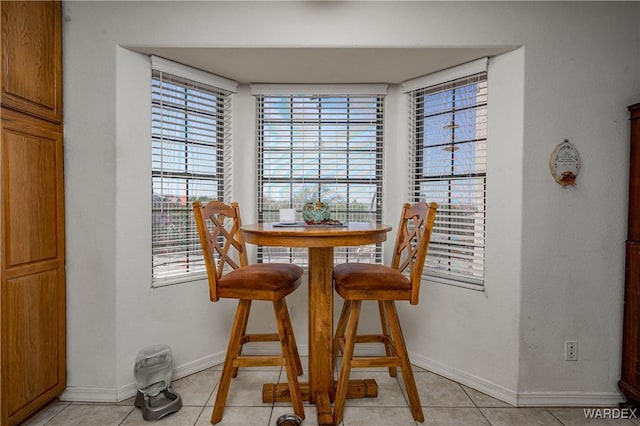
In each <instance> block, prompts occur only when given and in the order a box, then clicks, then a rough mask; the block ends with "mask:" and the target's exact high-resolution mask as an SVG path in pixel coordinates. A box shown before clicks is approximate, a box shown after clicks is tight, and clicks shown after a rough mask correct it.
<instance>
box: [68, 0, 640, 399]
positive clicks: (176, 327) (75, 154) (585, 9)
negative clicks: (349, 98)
mask: <svg viewBox="0 0 640 426" xmlns="http://www.w3.org/2000/svg"><path fill="white" fill-rule="evenodd" d="M64 15H65V16H64V27H63V29H64V38H63V40H64V49H63V55H64V70H65V74H64V75H65V82H64V83H65V86H64V99H65V173H66V175H65V178H66V197H67V200H66V203H67V259H68V265H67V286H68V365H69V369H68V370H69V374H68V385H69V387H68V389H67V391H66V392H65V395H64V396H65V398H66V399H71V400H73V399H75V400H90V399H93V400H104V401H109V400H116V399H122V398H124V397H125V396H128V395H130V394H132V392H133V387H132V386H133V374H132V368H133V361H134V359H135V354H136V352H137V351H138V350H139V349H141V348H142V347H143V346H145V345H147V344H151V343H156V342H158V341H162V342H164V343H167V344H169V345H170V346H171V347H172V348H173V351H174V357H175V360H176V365H177V366H178V373H179V374H186V373H188V372H191V371H195V370H197V369H199V368H202V367H203V366H206V365H210V364H211V363H213V362H218V361H219V360H221V354H222V351H224V347H225V345H226V338H227V333H228V330H229V327H230V319H231V315H232V310H233V305H232V304H231V303H229V302H227V301H224V302H219V303H218V304H215V305H213V304H211V303H210V302H208V294H207V288H206V284H205V283H203V282H199V283H191V284H186V285H180V286H173V287H168V288H161V289H151V288H150V265H149V263H150V249H149V245H150V235H149V229H150V224H149V222H150V213H149V210H150V208H149V207H150V197H149V181H150V172H149V169H148V167H149V163H150V161H149V157H150V155H149V143H148V141H149V129H148V125H144V123H149V122H150V119H149V107H148V105H149V88H148V81H149V68H148V60H147V59H146V58H145V57H144V56H141V55H138V54H136V53H132V52H131V51H128V50H126V49H124V48H122V47H119V46H134V45H138V46H142V45H148V46H169V47H176V46H185V47H195V46H198V47H202V46H211V47H219V46H251V47H259V46H268V47H277V46H292V47H314V46H325V47H327V46H328V47H341V46H345V47H359V46H362V47H376V46H380V47H417V46H420V47H481V46H482V47H484V46H505V45H509V46H524V47H523V48H520V49H518V50H517V51H514V52H512V53H509V54H506V55H503V56H501V57H498V58H494V59H493V60H492V61H491V64H490V76H489V79H490V80H489V93H490V99H489V102H490V111H489V120H490V124H489V126H490V127H489V152H488V156H489V157H488V158H489V160H488V161H489V165H488V168H489V171H488V176H487V180H488V188H487V200H488V201H487V202H488V208H487V211H488V218H487V259H486V289H487V291H486V292H476V291H473V290H466V289H461V288H456V287H449V286H444V285H437V284H425V285H424V291H423V293H422V298H421V303H420V305H418V306H417V307H409V306H402V309H401V310H402V312H401V315H402V316H403V318H404V319H405V320H404V327H405V332H406V335H407V336H406V337H407V340H408V344H409V348H410V350H411V351H412V355H413V360H414V361H415V362H416V363H417V364H420V365H423V366H426V367H429V368H431V369H433V370H434V371H438V372H441V373H442V374H445V375H448V376H450V377H452V378H455V379H456V380H460V381H462V382H464V383H467V384H470V385H472V386H474V387H476V388H479V389H482V390H484V391H486V392H488V393H491V394H492V395H495V396H498V397H500V398H502V399H505V400H507V401H510V402H513V403H516V402H518V403H519V404H529V405H536V404H539V403H547V404H549V403H554V402H557V401H562V402H563V403H564V404H583V405H584V404H591V403H594V402H599V403H607V402H612V401H617V400H618V399H619V393H618V392H617V389H616V381H617V379H618V378H619V369H620V361H619V358H620V343H621V337H620V335H621V332H620V330H621V312H622V311H621V307H622V287H623V271H624V253H623V242H624V239H625V233H626V221H625V210H626V193H627V188H626V178H627V172H626V168H627V166H628V159H627V150H628V122H627V113H626V108H625V107H626V105H629V104H631V103H634V102H638V101H639V100H640V62H639V59H638V58H639V57H640V55H638V53H639V52H640V30H638V29H637V22H638V18H639V17H640V4H638V3H617V4H614V3H602V4H601V3H577V2H570V3H550V2H541V3H526V2H514V3H508V2H497V3H479V2H473V3H463V2H451V3H448V2H425V3H422V2H407V3H398V2H390V3H387V2H373V3H364V2H353V3H351V2H329V3H310V2H301V3H289V2H276V3H267V2H257V3H244V2H243V3H223V2H194V3H190V2H177V3H173V2H139V3H136V2H94V1H91V2H76V1H73V2H65V3H64ZM451 16H455V17H456V20H455V25H452V23H451V19H450V17H451ZM234 102H235V104H234V108H235V111H236V113H237V114H236V122H235V126H234V143H235V144H236V145H235V148H236V150H235V153H234V154H235V156H234V165H235V174H234V180H235V185H236V186H235V187H236V192H235V198H236V199H237V200H238V201H239V202H240V203H241V204H242V206H243V215H244V220H245V222H250V221H252V220H253V207H252V206H253V204H254V191H255V184H254V182H255V180H254V177H253V174H252V173H253V167H254V164H255V157H254V151H253V144H254V134H255V133H254V128H253V124H251V125H246V123H252V120H251V118H252V117H253V114H254V110H253V99H252V98H251V97H250V96H249V94H248V90H247V88H246V87H240V89H239V94H238V96H237V97H236V100H235V101H234ZM405 106H406V103H405V102H404V100H403V97H402V96H401V95H400V94H399V93H398V89H397V87H391V88H390V92H389V96H388V100H387V113H388V114H389V116H388V119H387V130H386V131H387V135H386V141H387V143H388V144H389V145H388V146H389V148H390V149H387V152H386V154H385V162H386V171H385V173H386V174H385V188H386V189H385V206H386V207H385V221H386V222H388V223H391V224H395V221H396V216H397V214H398V213H397V212H396V211H395V210H396V209H394V208H393V206H397V205H399V203H401V202H403V201H405V199H404V197H405V196H404V194H402V193H401V191H397V190H395V189H394V188H404V187H405V185H406V179H405V176H406V174H405V173H402V172H403V171H404V170H406V160H405V158H406V157H405V154H406V140H407V139H406V130H405V129H404V123H406V120H405V118H406V115H405V114H406V112H404V108H405ZM240 120H242V124H239V121H240ZM563 138H569V139H570V140H571V141H572V143H574V145H576V147H577V148H578V151H579V152H580V154H581V156H582V159H583V168H582V170H581V173H580V175H579V177H578V187H576V188H560V187H559V186H558V185H557V184H556V183H555V182H554V181H553V179H552V178H551V176H550V174H549V171H548V167H547V163H548V158H549V154H550V153H551V150H552V149H553V148H554V146H555V145H556V144H557V143H559V142H561V141H562V139H563ZM298 293H299V294H298ZM305 299H306V289H303V291H302V292H297V294H295V295H294V300H292V302H293V303H292V304H293V305H294V322H295V325H294V326H295V327H296V333H297V334H299V335H300V336H299V337H298V341H299V342H300V343H304V342H305V341H306V326H307V325H306V319H305V316H306V300H305ZM271 316H272V314H271V312H270V311H269V310H268V309H259V310H258V320H257V321H253V323H252V324H254V325H255V324H257V323H258V322H261V320H262V319H264V320H265V321H271V319H270V318H271ZM564 340H578V342H579V356H580V360H579V361H578V362H573V363H568V362H565V361H563V345H564Z"/></svg>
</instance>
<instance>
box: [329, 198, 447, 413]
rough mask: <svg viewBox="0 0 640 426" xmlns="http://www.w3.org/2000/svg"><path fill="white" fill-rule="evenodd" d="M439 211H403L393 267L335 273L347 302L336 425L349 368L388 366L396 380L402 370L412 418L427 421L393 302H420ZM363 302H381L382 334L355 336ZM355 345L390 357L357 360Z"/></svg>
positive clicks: (341, 326)
mask: <svg viewBox="0 0 640 426" xmlns="http://www.w3.org/2000/svg"><path fill="white" fill-rule="evenodd" d="M437 208H438V205H437V204H436V203H431V204H429V205H427V204H426V203H417V204H414V205H413V206H411V205H409V204H405V205H404V206H403V208H402V215H401V216H400V225H399V226H398V233H397V236H396V243H395V248H394V251H393V260H392V262H391V267H388V266H384V265H378V264H371V263H343V264H340V265H337V266H336V267H335V268H334V270H333V279H334V281H335V288H336V291H337V292H338V294H339V295H340V296H341V297H342V298H343V299H344V305H343V307H342V311H341V313H340V319H339V320H338V325H337V327H336V333H335V337H334V341H333V358H334V363H335V359H336V358H337V356H338V352H339V351H341V352H342V368H341V369H340V374H339V376H338V385H337V389H336V396H335V405H334V409H333V420H334V423H335V424H339V423H340V422H341V421H342V415H343V412H344V403H345V399H346V396H347V389H348V385H349V374H350V372H351V369H352V368H366V367H389V374H391V375H392V376H395V375H396V370H395V369H396V367H400V369H401V370H402V377H403V380H404V384H405V386H406V388H407V394H408V396H409V404H410V405H411V411H412V414H413V418H414V419H415V420H416V421H419V422H422V421H424V414H423V413H422V407H421V406H420V397H419V396H418V389H417V387H416V383H415V379H414V377H413V371H412V370H411V363H410V361H409V355H408V353H407V348H406V345H405V342H404V337H403V335H402V329H401V327H400V320H399V318H398V312H397V311H396V305H395V301H396V300H408V301H409V303H411V304H412V305H416V304H417V303H418V296H419V293H420V281H421V279H422V269H423V267H424V261H425V258H426V256H427V250H428V248H429V241H430V239H431V232H432V230H433V223H434V221H435V217H436V210H437ZM405 271H407V272H408V275H406V274H405V273H404V272H405ZM363 300H375V301H377V302H378V307H379V310H380V322H381V325H382V334H380V335H357V328H358V319H359V316H360V307H361V304H362V301H363ZM356 343H382V344H384V345H385V351H386V356H368V357H355V356H354V355H353V353H354V347H355V344H356ZM334 365H335V364H334Z"/></svg>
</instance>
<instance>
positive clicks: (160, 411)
mask: <svg viewBox="0 0 640 426" xmlns="http://www.w3.org/2000/svg"><path fill="white" fill-rule="evenodd" d="M133 373H134V374H135V376H136V382H137V386H138V393H137V394H136V400H135V406H136V407H138V408H140V409H142V417H143V418H144V419H145V420H158V419H160V418H162V417H164V416H166V415H167V414H171V413H175V412H176V411H178V410H180V409H181V408H182V399H181V398H180V395H178V394H177V393H175V392H174V391H173V390H172V389H171V376H172V374H173V356H172V355H171V348H170V347H169V346H167V345H154V346H149V347H146V348H144V349H142V350H141V351H140V352H138V356H136V364H135V367H134V370H133Z"/></svg>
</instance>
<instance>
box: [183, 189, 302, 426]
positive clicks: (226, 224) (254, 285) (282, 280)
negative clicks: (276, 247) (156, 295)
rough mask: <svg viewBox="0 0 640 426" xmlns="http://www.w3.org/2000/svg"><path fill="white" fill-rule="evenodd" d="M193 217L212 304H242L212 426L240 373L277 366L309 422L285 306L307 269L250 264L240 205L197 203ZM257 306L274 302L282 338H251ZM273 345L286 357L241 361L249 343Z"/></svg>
mask: <svg viewBox="0 0 640 426" xmlns="http://www.w3.org/2000/svg"><path fill="white" fill-rule="evenodd" d="M193 212H194V214H195V218H196V225H197V227H198V234H199V236H200V243H201V245H202V254H203V256H204V261H205V265H206V268H207V277H208V279H209V296H210V299H211V301H212V302H216V301H218V299H220V298H228V299H238V308H237V310H236V316H235V319H234V322H233V327H232V328H231V336H230V337H229V345H228V346H227V354H226V357H225V361H224V366H223V369H222V377H221V378H220V385H219V386H218V393H217V395H216V401H215V405H214V407H213V414H212V415H211V423H212V424H216V423H218V422H220V420H222V415H223V412H224V407H225V404H226V402H227V395H228V394H229V387H230V385H231V379H232V378H233V377H236V375H237V373H238V368H239V367H259V366H277V365H280V366H284V367H285V369H286V371H287V381H288V385H289V393H290V395H291V403H292V405H293V411H294V412H295V413H296V414H297V415H298V416H300V417H301V418H303V419H304V409H303V407H302V397H301V393H300V385H299V383H298V378H297V376H299V375H301V374H302V364H301V363H300V356H299V355H298V348H297V346H296V341H295V337H294V334H293V327H292V325H291V319H290V318H289V310H288V309H287V303H286V301H285V296H287V295H288V294H290V293H291V292H293V291H294V290H295V289H296V288H298V286H299V285H300V281H301V277H302V273H303V270H302V268H300V267H299V266H296V265H292V264H289V263H259V264H253V265H249V264H248V261H247V251H246V248H245V245H244V240H243V239H242V233H241V232H240V226H241V221H240V209H239V208H238V203H232V204H231V205H227V204H224V203H222V202H219V201H211V202H209V203H207V204H206V205H205V206H203V205H202V204H201V203H200V202H198V201H196V202H194V203H193ZM234 255H235V256H234ZM253 300H266V301H271V302H273V309H274V311H275V316H276V324H277V326H278V333H274V334H246V331H247V323H248V321H249V311H250V308H251V302H252V301H253ZM273 341H279V342H280V346H281V348H282V355H277V356H250V355H242V345H244V344H245V343H249V342H273Z"/></svg>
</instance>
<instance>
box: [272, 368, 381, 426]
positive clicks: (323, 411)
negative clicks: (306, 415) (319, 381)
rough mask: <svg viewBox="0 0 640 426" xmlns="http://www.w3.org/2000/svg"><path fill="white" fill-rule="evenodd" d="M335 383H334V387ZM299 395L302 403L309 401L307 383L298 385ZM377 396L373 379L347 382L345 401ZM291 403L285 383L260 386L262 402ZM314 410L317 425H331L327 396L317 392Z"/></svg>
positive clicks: (287, 386) (376, 387) (324, 393)
mask: <svg viewBox="0 0 640 426" xmlns="http://www.w3.org/2000/svg"><path fill="white" fill-rule="evenodd" d="M336 384H337V382H335V381H334V386H335V385H336ZM300 393H301V394H302V400H303V401H309V400H310V398H309V397H310V393H309V383H308V382H306V383H300ZM377 396H378V384H377V383H376V381H375V380H374V379H362V380H349V387H348V389H347V399H355V398H375V397H377ZM288 401H291V397H290V395H289V385H288V384H287V383H278V384H276V383H265V384H264V385H262V402H264V403H272V402H288ZM315 401H316V402H315V403H316V410H317V412H318V425H319V426H325V425H333V413H332V412H331V401H330V400H329V394H328V393H326V392H319V393H317V394H316V398H315Z"/></svg>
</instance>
